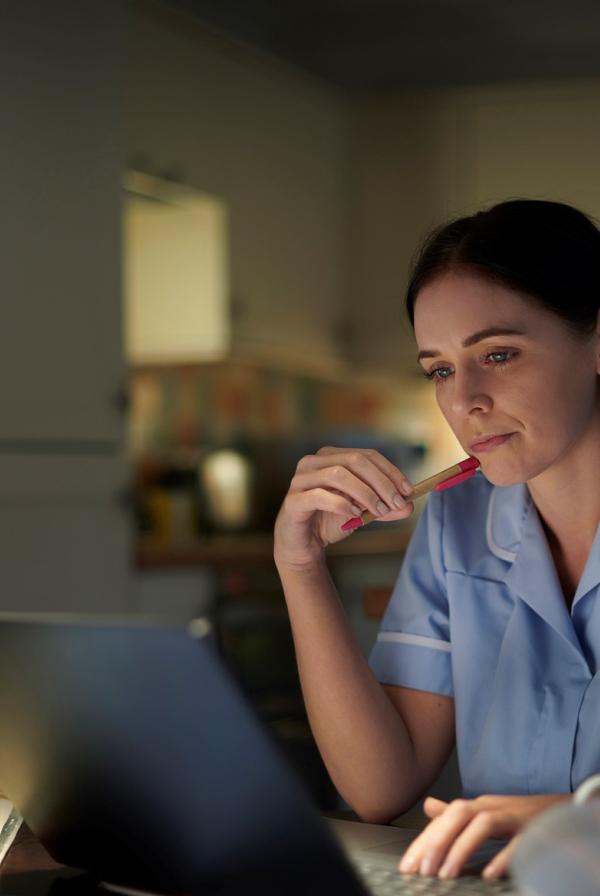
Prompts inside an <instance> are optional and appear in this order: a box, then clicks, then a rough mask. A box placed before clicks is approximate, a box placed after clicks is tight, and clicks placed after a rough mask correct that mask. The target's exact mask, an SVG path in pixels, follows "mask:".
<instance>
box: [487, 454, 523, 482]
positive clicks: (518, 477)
mask: <svg viewBox="0 0 600 896" xmlns="http://www.w3.org/2000/svg"><path fill="white" fill-rule="evenodd" d="M479 469H480V470H481V472H482V473H483V475H484V476H485V478H486V479H487V480H488V482H491V484H492V485H502V486H507V485H519V484H520V483H523V482H527V481H528V480H529V479H531V478H532V474H531V471H529V470H526V469H524V468H523V467H521V466H520V465H518V466H517V465H515V464H508V463H494V462H493V460H492V458H489V460H487V459H486V460H483V461H481V460H480V467H479Z"/></svg>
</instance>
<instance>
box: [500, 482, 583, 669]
mask: <svg viewBox="0 0 600 896" xmlns="http://www.w3.org/2000/svg"><path fill="white" fill-rule="evenodd" d="M486 538H487V543H488V547H489V549H490V551H491V552H492V553H493V554H494V555H495V556H496V557H499V558H500V559H501V560H504V561H506V562H507V563H508V564H509V566H508V568H507V571H506V574H505V577H504V581H505V583H506V585H507V586H508V587H509V588H510V589H511V591H513V592H515V593H516V594H517V595H518V596H519V597H520V598H521V599H522V600H523V601H524V602H525V603H526V604H528V605H529V606H530V607H531V609H532V610H534V612H535V613H537V614H538V616H540V617H541V618H542V619H543V620H544V621H545V622H547V623H548V624H549V625H551V626H552V628H554V629H555V631H556V632H557V633H558V634H559V635H561V637H563V638H564V639H565V640H566V641H567V642H568V643H569V644H570V645H571V646H572V647H574V648H575V649H576V650H577V653H578V654H579V655H580V656H582V652H581V645H580V643H579V639H578V637H577V634H576V632H575V629H574V626H573V620H572V618H571V614H570V613H569V610H568V608H567V605H566V602H565V598H564V595H563V591H562V587H561V585H560V582H559V579H558V575H557V573H556V567H555V566H554V561H553V559H552V554H551V552H550V548H549V546H548V541H547V539H546V534H545V532H544V529H543V526H542V523H541V520H540V517H539V515H538V512H537V510H536V507H535V504H534V503H533V501H532V498H531V495H530V493H529V490H528V488H527V486H526V485H525V484H524V483H522V484H518V485H512V486H505V487H499V486H495V487H494V488H493V489H492V490H491V492H490V501H489V505H488V515H487V523H486ZM599 541H600V537H599V535H598V533H596V541H595V542H594V546H595V548H598V547H600V544H598V545H597V544H596V542H599ZM596 556H598V555H597V551H596V550H595V549H594V548H592V551H591V552H590V556H589V558H588V563H587V564H586V568H585V571H584V574H583V576H582V579H581V581H580V583H579V587H578V589H577V594H576V596H575V598H576V600H579V599H580V598H581V597H583V595H584V593H587V592H588V591H590V590H591V588H593V587H595V586H596V585H597V584H598V582H599V581H600V564H599V563H598V562H595V559H594V558H595V557H596ZM574 608H575V601H574V602H573V609H574Z"/></svg>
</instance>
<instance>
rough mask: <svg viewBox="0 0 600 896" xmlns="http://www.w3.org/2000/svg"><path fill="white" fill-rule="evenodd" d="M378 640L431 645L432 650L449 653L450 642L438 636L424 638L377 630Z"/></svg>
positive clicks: (450, 648)
mask: <svg viewBox="0 0 600 896" xmlns="http://www.w3.org/2000/svg"><path fill="white" fill-rule="evenodd" d="M377 640H378V641H398V642H400V643H401V644H413V645H414V646H415V647H431V648H432V649H433V650H445V651H446V652H447V653H450V651H451V650H452V644H451V643H450V641H441V640H439V639H438V638H425V637H424V636H423V635H406V634H404V633H403V632H379V634H378V635H377Z"/></svg>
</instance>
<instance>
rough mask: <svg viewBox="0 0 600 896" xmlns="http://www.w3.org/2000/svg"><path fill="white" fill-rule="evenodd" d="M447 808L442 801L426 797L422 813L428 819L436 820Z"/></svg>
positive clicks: (433, 797) (446, 804)
mask: <svg viewBox="0 0 600 896" xmlns="http://www.w3.org/2000/svg"><path fill="white" fill-rule="evenodd" d="M447 807H448V803H445V802H444V800H438V799H437V798H436V797H435V796H428V797H427V798H426V799H425V801H424V803H423V812H424V813H425V815H427V817H428V818H437V817H438V815H441V814H442V812H443V811H444V810H445V809H446V808H447Z"/></svg>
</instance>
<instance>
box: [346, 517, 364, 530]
mask: <svg viewBox="0 0 600 896" xmlns="http://www.w3.org/2000/svg"><path fill="white" fill-rule="evenodd" d="M362 524H363V521H362V518H361V517H360V516H353V517H352V519H351V520H347V521H346V522H345V523H343V524H342V532H353V531H354V530H355V529H360V527H361V526H362Z"/></svg>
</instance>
